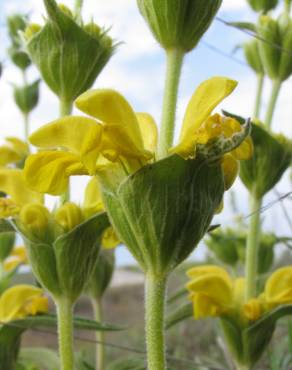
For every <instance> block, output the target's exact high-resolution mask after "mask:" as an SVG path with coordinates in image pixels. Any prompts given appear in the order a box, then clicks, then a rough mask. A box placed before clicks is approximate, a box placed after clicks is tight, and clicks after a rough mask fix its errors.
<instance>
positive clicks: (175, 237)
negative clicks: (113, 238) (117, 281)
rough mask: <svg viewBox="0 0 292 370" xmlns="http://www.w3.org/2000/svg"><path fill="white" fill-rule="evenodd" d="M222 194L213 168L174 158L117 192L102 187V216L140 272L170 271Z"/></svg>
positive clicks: (134, 177) (201, 231)
mask: <svg viewBox="0 0 292 370" xmlns="http://www.w3.org/2000/svg"><path fill="white" fill-rule="evenodd" d="M101 181H103V179H102V178H101ZM223 192H224V183H223V177H222V169H221V165H220V164H219V163H212V164H208V163H206V161H202V160H200V159H196V160H184V159H182V158H180V157H179V156H177V155H172V156H170V157H167V158H165V159H163V160H160V161H158V162H156V163H154V164H150V165H147V166H144V167H142V168H141V169H140V170H138V171H137V172H135V173H134V174H132V175H130V176H129V177H127V178H126V179H125V180H124V181H123V182H122V183H121V184H120V185H119V186H117V187H116V185H115V184H114V186H111V184H108V183H105V182H103V194H104V200H105V203H106V206H107V211H108V214H109V217H110V219H111V222H112V224H113V226H114V228H115V230H116V231H117V233H118V234H119V237H120V239H121V240H123V242H124V243H125V244H126V245H127V247H128V248H129V250H130V251H131V253H132V254H133V255H134V257H135V258H136V259H137V261H138V262H139V263H140V265H141V267H142V268H144V269H145V270H147V269H150V270H152V271H155V272H156V273H162V272H163V273H164V272H166V271H171V270H173V269H174V268H175V267H176V266H177V265H179V264H180V263H181V262H182V261H184V260H185V259H186V258H187V257H188V256H189V254H190V253H191V252H192V251H193V250H194V248H195V247H196V245H197V244H198V242H199V241H200V240H201V238H202V237H203V236H204V234H205V233H206V231H207V230H208V228H209V226H210V223H211V221H212V218H213V215H214V212H215V211H216V209H217V208H218V206H219V204H220V202H221V201H222V197H223Z"/></svg>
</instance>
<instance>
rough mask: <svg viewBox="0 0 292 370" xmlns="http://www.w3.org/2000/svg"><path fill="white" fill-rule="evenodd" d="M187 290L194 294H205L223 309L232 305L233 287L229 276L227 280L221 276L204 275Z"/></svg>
mask: <svg viewBox="0 0 292 370" xmlns="http://www.w3.org/2000/svg"><path fill="white" fill-rule="evenodd" d="M187 288H188V290H190V291H191V292H193V293H202V294H204V295H205V296H207V297H209V298H210V299H211V300H212V301H213V302H214V303H216V304H217V305H219V306H222V308H223V307H226V306H230V305H231V302H232V285H231V284H230V278H229V276H228V279H226V278H225V277H223V276H222V275H221V274H216V273H214V274H212V273H210V274H204V275H202V276H199V277H197V278H193V279H192V280H191V281H190V282H189V283H188V284H187Z"/></svg>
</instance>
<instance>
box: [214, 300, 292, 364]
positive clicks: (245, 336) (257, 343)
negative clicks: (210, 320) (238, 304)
mask: <svg viewBox="0 0 292 370" xmlns="http://www.w3.org/2000/svg"><path fill="white" fill-rule="evenodd" d="M291 313H292V305H283V306H281V307H278V308H275V309H274V310H272V311H269V312H268V313H266V314H265V315H264V316H263V317H262V318H261V319H259V320H257V321H256V322H255V323H251V324H250V325H248V326H247V327H244V328H241V327H240V326H239V325H238V324H236V322H235V321H233V320H232V319H230V318H227V317H226V318H222V319H221V324H222V328H223V331H224V335H225V339H226V342H227V344H228V348H229V350H230V351H231V352H232V354H233V356H234V359H235V360H236V361H237V363H238V364H242V365H245V366H249V368H251V369H253V368H254V365H255V364H256V363H257V361H258V360H259V359H260V358H261V356H262V354H263V353H264V351H265V350H266V349H267V346H268V344H269V343H270V340H271V338H272V336H273V333H274V331H275V327H276V323H277V320H278V319H280V318H281V317H284V316H288V315H291Z"/></svg>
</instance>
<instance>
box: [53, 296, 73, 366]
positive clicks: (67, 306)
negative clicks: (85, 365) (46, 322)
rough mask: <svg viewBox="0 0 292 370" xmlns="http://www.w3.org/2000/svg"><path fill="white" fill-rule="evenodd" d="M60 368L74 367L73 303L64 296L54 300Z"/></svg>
mask: <svg viewBox="0 0 292 370" xmlns="http://www.w3.org/2000/svg"><path fill="white" fill-rule="evenodd" d="M55 303H56V306H57V315H58V338H59V352H60V362H61V370H73V369H74V348H73V304H72V302H71V301H70V300H68V299H66V298H60V299H58V300H56V302H55Z"/></svg>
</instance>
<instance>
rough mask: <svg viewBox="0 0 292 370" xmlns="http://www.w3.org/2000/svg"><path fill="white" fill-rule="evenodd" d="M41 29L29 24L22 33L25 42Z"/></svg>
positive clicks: (37, 25) (38, 26) (35, 24)
mask: <svg viewBox="0 0 292 370" xmlns="http://www.w3.org/2000/svg"><path fill="white" fill-rule="evenodd" d="M41 29H42V27H41V26H40V25H39V24H37V23H31V24H29V25H28V26H27V27H26V29H25V31H24V38H25V40H27V41H28V40H30V39H31V38H32V37H33V36H34V35H35V34H36V33H38V32H39V31H40V30H41Z"/></svg>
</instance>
